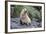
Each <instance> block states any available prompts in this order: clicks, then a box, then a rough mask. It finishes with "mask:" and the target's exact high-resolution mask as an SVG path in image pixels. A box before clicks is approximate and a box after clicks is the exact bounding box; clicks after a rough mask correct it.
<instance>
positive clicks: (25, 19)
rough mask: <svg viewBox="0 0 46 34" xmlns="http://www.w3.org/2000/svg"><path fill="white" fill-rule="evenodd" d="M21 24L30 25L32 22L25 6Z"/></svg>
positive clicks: (21, 15)
mask: <svg viewBox="0 0 46 34" xmlns="http://www.w3.org/2000/svg"><path fill="white" fill-rule="evenodd" d="M20 24H22V25H30V24H31V19H30V18H29V16H28V14H27V9H26V8H24V9H22V11H21V13H20Z"/></svg>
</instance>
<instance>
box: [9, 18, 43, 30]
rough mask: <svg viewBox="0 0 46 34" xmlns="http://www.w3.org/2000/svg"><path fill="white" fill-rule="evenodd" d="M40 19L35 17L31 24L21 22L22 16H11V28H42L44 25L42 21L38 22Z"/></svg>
mask: <svg viewBox="0 0 46 34" xmlns="http://www.w3.org/2000/svg"><path fill="white" fill-rule="evenodd" d="M37 20H38V19H35V18H33V19H32V22H31V25H28V26H27V25H21V24H20V18H11V22H10V23H11V24H10V28H11V29H21V28H40V27H42V22H40V23H39V22H37Z"/></svg>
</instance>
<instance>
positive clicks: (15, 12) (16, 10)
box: [10, 5, 42, 29]
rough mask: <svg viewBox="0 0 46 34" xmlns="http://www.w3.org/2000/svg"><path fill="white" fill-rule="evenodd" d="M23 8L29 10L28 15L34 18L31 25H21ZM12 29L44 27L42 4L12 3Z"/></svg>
mask: <svg viewBox="0 0 46 34" xmlns="http://www.w3.org/2000/svg"><path fill="white" fill-rule="evenodd" d="M23 8H26V9H27V11H28V16H29V17H30V19H31V20H32V23H31V25H30V26H25V25H20V12H21V11H22V9H23ZM10 9H11V11H10V12H11V13H10V14H11V26H10V27H11V29H15V28H16V29H17V28H38V27H42V14H41V13H42V6H30V5H11V6H10Z"/></svg>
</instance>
